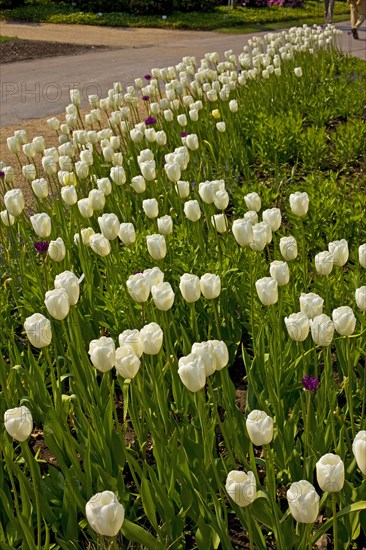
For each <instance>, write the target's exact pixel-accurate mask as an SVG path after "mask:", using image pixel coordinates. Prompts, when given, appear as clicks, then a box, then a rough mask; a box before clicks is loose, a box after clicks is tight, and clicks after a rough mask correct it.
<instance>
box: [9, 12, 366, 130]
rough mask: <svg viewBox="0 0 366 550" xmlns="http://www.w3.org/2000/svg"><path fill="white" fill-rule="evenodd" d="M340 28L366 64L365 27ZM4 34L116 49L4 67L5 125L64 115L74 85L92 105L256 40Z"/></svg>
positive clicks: (30, 30)
mask: <svg viewBox="0 0 366 550" xmlns="http://www.w3.org/2000/svg"><path fill="white" fill-rule="evenodd" d="M337 26H339V27H340V28H342V29H343V30H344V32H343V35H342V37H341V40H340V47H341V49H342V50H343V51H346V52H349V53H350V54H351V55H356V56H357V57H360V58H362V59H365V60H366V32H365V31H366V29H365V27H363V28H362V29H361V30H360V38H361V39H360V40H358V41H357V40H353V39H352V37H351V36H350V33H349V30H350V25H349V23H344V24H340V25H337ZM0 33H1V34H3V35H15V36H18V37H19V38H29V39H36V40H37V39H38V40H53V41H60V42H74V43H79V44H95V45H97V44H104V45H109V46H113V49H111V50H109V51H103V52H92V53H90V54H89V53H87V54H82V55H77V56H61V57H53V58H44V59H37V60H30V61H22V62H17V63H8V64H4V65H0V71H1V72H0V83H1V85H0V126H2V127H3V126H9V125H13V124H19V125H20V124H21V123H22V121H24V120H30V119H37V118H43V117H46V116H52V115H55V114H59V113H61V112H63V111H64V109H65V106H66V105H67V104H68V103H69V90H70V89H72V88H74V87H77V88H79V89H80V91H81V94H82V98H83V103H82V106H87V97H88V95H90V94H94V93H97V94H98V95H99V96H100V97H104V96H105V95H106V93H107V91H108V90H109V89H110V88H111V87H112V85H113V83H114V82H121V83H122V85H123V86H126V85H128V84H133V83H134V79H135V78H137V77H141V76H143V75H145V74H146V73H147V72H149V70H150V69H151V68H152V67H165V66H169V65H175V64H177V63H178V62H179V61H180V60H181V59H182V57H183V56H185V55H194V56H196V57H197V58H199V59H200V58H201V57H203V56H204V54H205V53H206V52H212V51H218V52H219V53H220V54H222V53H223V52H224V51H225V50H228V49H233V50H234V52H235V53H237V54H238V53H240V52H241V51H242V48H243V45H245V44H246V43H247V42H248V40H249V39H250V38H251V37H252V36H253V35H250V34H222V33H214V32H195V31H172V30H161V29H120V28H118V29H112V28H104V27H88V26H78V25H48V24H39V25H34V24H13V23H5V22H1V23H0ZM258 34H265V33H258Z"/></svg>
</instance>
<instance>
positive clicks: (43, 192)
mask: <svg viewBox="0 0 366 550" xmlns="http://www.w3.org/2000/svg"><path fill="white" fill-rule="evenodd" d="M31 185H32V189H33V193H34V194H35V195H36V197H38V198H39V199H45V198H46V197H47V196H48V181H47V180H46V179H45V178H39V179H35V180H33V181H32V184H31Z"/></svg>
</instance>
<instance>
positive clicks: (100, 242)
mask: <svg viewBox="0 0 366 550" xmlns="http://www.w3.org/2000/svg"><path fill="white" fill-rule="evenodd" d="M89 246H90V248H91V249H92V250H93V252H95V253H96V254H98V256H102V257H104V256H108V254H109V253H110V251H111V245H110V242H109V240H108V239H107V238H106V237H105V236H104V235H102V234H101V233H94V234H93V235H91V236H90V238H89Z"/></svg>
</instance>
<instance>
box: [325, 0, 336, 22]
mask: <svg viewBox="0 0 366 550" xmlns="http://www.w3.org/2000/svg"><path fill="white" fill-rule="evenodd" d="M334 4H335V0H329V5H328V17H327V23H332V22H333V13H334Z"/></svg>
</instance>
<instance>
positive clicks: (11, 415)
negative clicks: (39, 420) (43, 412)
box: [4, 405, 33, 441]
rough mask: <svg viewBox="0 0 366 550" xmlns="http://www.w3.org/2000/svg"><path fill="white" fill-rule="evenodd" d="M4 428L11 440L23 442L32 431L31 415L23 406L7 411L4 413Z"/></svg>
mask: <svg viewBox="0 0 366 550" xmlns="http://www.w3.org/2000/svg"><path fill="white" fill-rule="evenodd" d="M4 426H5V429H6V431H7V432H8V434H9V435H10V436H11V437H12V438H13V439H15V440H16V441H25V440H26V439H28V437H29V436H30V434H31V433H32V431H33V418H32V413H31V412H30V410H29V409H28V407H25V406H24V405H22V406H21V407H15V408H14V409H8V410H7V411H5V413H4Z"/></svg>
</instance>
